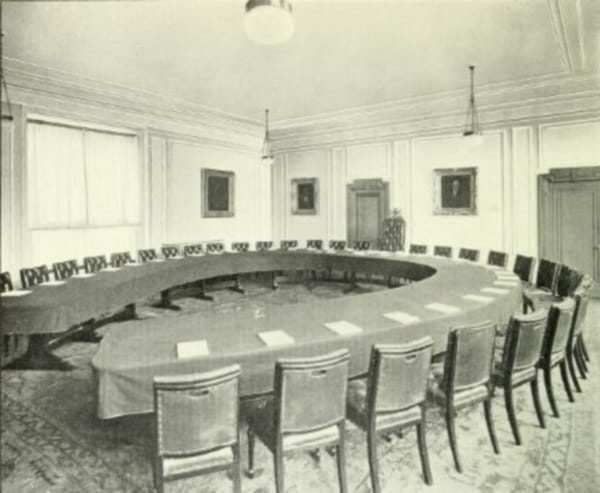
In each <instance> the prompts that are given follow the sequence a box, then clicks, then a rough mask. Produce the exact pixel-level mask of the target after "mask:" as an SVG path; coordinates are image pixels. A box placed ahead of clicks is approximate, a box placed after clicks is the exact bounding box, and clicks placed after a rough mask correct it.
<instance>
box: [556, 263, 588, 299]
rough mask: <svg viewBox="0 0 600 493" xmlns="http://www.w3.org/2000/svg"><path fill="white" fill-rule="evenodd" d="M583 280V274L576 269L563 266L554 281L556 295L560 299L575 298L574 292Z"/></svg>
mask: <svg viewBox="0 0 600 493" xmlns="http://www.w3.org/2000/svg"><path fill="white" fill-rule="evenodd" d="M582 280H583V274H582V273H581V272H579V271H578V270H576V269H572V268H571V267H569V266H567V265H563V266H562V267H561V269H560V273H559V274H558V279H557V281H556V294H557V295H558V296H560V297H561V298H566V297H567V296H571V297H572V296H575V291H576V290H577V288H578V287H579V285H580V284H581V281H582Z"/></svg>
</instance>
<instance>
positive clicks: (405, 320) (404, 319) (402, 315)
mask: <svg viewBox="0 0 600 493" xmlns="http://www.w3.org/2000/svg"><path fill="white" fill-rule="evenodd" d="M383 316H384V317H385V318H389V319H390V320H393V321H394V322H400V323H401V324H404V325H406V324H412V323H415V322H419V321H420V320H421V317H419V316H417V315H411V314H410V313H406V312H401V311H395V312H388V313H384V314H383Z"/></svg>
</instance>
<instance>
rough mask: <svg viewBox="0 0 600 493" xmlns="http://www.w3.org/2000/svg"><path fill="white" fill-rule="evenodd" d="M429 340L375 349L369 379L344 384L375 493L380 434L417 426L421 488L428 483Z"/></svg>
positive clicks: (382, 346)
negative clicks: (362, 436)
mask: <svg viewBox="0 0 600 493" xmlns="http://www.w3.org/2000/svg"><path fill="white" fill-rule="evenodd" d="M432 349H433V339H431V338H430V337H425V338H422V339H419V340H416V341H413V342H410V343H407V344H377V345H375V346H373V348H372V349H371V361H370V365H369V374H368V376H367V378H366V381H365V380H364V379H360V380H352V381H351V382H350V383H349V385H348V404H347V408H346V414H347V416H348V419H349V420H350V421H352V422H353V423H354V424H355V425H357V426H358V427H359V428H361V429H362V430H365V431H366V432H367V454H368V457H369V468H370V471H371V486H372V488H371V489H372V491H373V493H379V491H380V486H379V473H378V462H377V436H378V433H384V432H389V431H392V430H398V431H399V430H402V429H403V428H406V427H408V426H413V425H415V426H416V429H417V441H418V445H419V455H420V457H421V467H422V469H423V477H424V479H425V483H427V484H429V485H430V484H432V482H433V480H432V476H431V469H430V467H429V457H428V454H427V443H426V441H425V426H426V425H425V423H426V421H425V408H426V405H425V397H426V390H427V377H428V376H429V366H430V362H431V355H432Z"/></svg>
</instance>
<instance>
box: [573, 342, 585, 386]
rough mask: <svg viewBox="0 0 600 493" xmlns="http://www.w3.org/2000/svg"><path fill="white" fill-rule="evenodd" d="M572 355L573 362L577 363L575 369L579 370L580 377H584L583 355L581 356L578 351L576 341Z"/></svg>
mask: <svg viewBox="0 0 600 493" xmlns="http://www.w3.org/2000/svg"><path fill="white" fill-rule="evenodd" d="M573 357H574V358H575V363H576V364H577V369H578V370H579V374H580V375H581V378H583V379H586V378H587V376H586V372H587V369H586V366H585V362H584V361H583V357H582V356H581V352H580V351H579V348H578V346H577V343H575V346H574V347H573Z"/></svg>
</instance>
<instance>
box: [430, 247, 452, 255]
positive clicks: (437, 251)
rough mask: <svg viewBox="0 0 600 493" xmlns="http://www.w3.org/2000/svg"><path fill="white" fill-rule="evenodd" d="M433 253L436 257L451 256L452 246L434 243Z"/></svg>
mask: <svg viewBox="0 0 600 493" xmlns="http://www.w3.org/2000/svg"><path fill="white" fill-rule="evenodd" d="M433 254H434V255H437V256H438V257H448V258H450V257H452V247H449V246H439V245H436V246H435V247H433Z"/></svg>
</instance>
